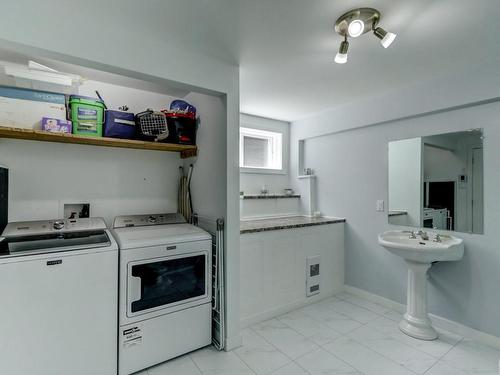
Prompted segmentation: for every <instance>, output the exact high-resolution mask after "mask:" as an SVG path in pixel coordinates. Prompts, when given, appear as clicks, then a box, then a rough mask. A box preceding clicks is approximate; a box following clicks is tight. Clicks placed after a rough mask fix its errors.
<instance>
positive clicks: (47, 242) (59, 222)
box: [0, 218, 111, 257]
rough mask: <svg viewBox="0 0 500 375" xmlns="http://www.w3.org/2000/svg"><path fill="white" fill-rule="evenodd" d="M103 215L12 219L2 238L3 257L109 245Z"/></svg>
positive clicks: (0, 242) (1, 254) (0, 249)
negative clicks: (48, 218) (15, 220)
mask: <svg viewBox="0 0 500 375" xmlns="http://www.w3.org/2000/svg"><path fill="white" fill-rule="evenodd" d="M110 246H111V240H110V238H109V236H108V233H107V231H106V224H105V223H104V220H103V219H102V218H84V219H56V220H38V221H23V222H13V223H9V224H8V225H7V226H6V227H5V230H4V231H3V233H2V237H1V238H0V257H6V256H8V257H14V256H26V255H36V254H46V253H53V252H62V251H75V250H83V249H95V248H109V247H110Z"/></svg>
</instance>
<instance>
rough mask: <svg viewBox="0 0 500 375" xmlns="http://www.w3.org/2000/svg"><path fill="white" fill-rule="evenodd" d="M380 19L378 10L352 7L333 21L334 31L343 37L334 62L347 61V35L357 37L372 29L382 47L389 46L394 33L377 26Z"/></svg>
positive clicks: (394, 36)
mask: <svg viewBox="0 0 500 375" xmlns="http://www.w3.org/2000/svg"><path fill="white" fill-rule="evenodd" d="M379 21H380V12H379V11H378V10H376V9H373V8H358V9H352V10H350V11H349V12H347V13H345V14H343V15H342V16H340V17H339V18H338V19H337V22H335V31H336V32H337V33H338V34H340V35H342V36H343V37H344V40H343V41H342V43H340V48H339V52H338V53H337V55H336V56H335V62H336V63H338V64H345V63H346V62H347V50H348V49H349V42H348V41H347V37H351V38H357V37H358V36H361V35H363V34H366V33H368V32H370V31H373V34H375V36H376V37H377V38H379V39H380V44H382V46H383V47H384V48H387V47H389V46H390V45H391V44H392V42H394V39H396V34H394V33H390V32H387V31H385V30H384V29H382V28H381V27H378V22H379Z"/></svg>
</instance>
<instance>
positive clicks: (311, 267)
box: [306, 255, 321, 297]
mask: <svg viewBox="0 0 500 375" xmlns="http://www.w3.org/2000/svg"><path fill="white" fill-rule="evenodd" d="M320 260H321V258H320V256H319V255H315V256H310V257H307V258H306V296H307V297H310V296H313V295H315V294H318V293H319V292H320Z"/></svg>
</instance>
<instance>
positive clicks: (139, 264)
mask: <svg viewBox="0 0 500 375" xmlns="http://www.w3.org/2000/svg"><path fill="white" fill-rule="evenodd" d="M113 234H114V236H115V239H116V241H117V242H118V245H119V248H120V251H119V253H120V261H119V263H120V267H119V273H120V276H119V277H120V282H119V317H118V319H119V332H118V335H119V338H118V372H119V374H120V375H126V374H132V373H134V372H136V371H140V370H142V369H145V368H147V367H150V366H153V365H155V364H158V363H161V362H164V361H167V360H169V359H171V358H174V357H177V356H179V355H182V354H185V353H187V352H190V351H193V350H196V349H198V348H201V347H203V346H207V345H210V344H211V325H212V323H211V322H212V321H211V308H212V306H211V247H212V242H211V236H210V235H209V234H208V233H207V232H205V231H203V230H202V229H200V228H198V227H195V226H193V225H191V224H187V223H186V221H185V219H184V218H183V217H182V215H179V214H163V215H133V216H120V217H117V218H115V221H114V225H113Z"/></svg>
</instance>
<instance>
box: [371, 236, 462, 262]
mask: <svg viewBox="0 0 500 375" xmlns="http://www.w3.org/2000/svg"><path fill="white" fill-rule="evenodd" d="M427 235H428V236H429V240H422V239H421V237H420V236H417V238H410V231H397V230H393V231H388V232H384V233H382V234H380V235H379V236H378V243H379V244H380V245H382V246H383V247H385V248H386V249H387V250H389V251H390V252H391V253H393V254H396V255H399V256H400V257H402V258H404V259H406V260H411V261H414V262H419V263H432V262H442V261H453V260H460V259H462V257H463V255H464V243H463V240H462V239H460V238H457V237H454V236H449V235H441V242H435V241H434V240H433V239H434V237H435V236H436V234H435V233H428V234H427Z"/></svg>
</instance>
